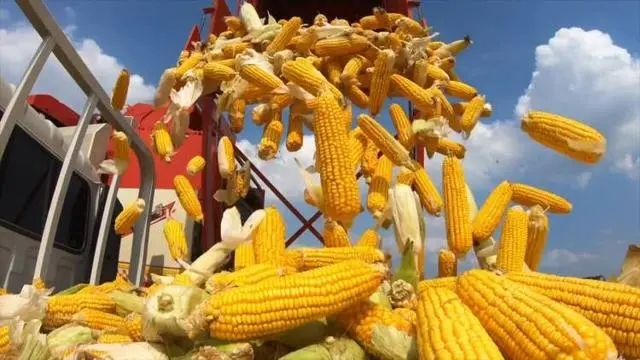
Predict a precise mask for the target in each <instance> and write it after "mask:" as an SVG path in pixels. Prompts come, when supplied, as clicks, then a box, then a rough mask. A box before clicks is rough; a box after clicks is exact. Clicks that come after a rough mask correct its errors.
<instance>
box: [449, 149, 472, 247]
mask: <svg viewBox="0 0 640 360" xmlns="http://www.w3.org/2000/svg"><path fill="white" fill-rule="evenodd" d="M442 193H443V194H444V206H445V210H444V218H445V224H446V227H447V243H448V245H449V249H450V250H451V251H453V252H454V253H455V254H456V256H458V257H463V256H464V255H465V254H466V253H467V252H468V251H469V250H470V249H471V247H472V246H473V236H472V231H471V230H472V229H471V219H469V202H468V201H467V191H466V189H465V180H464V170H463V168H462V162H461V161H460V160H458V159H456V158H454V157H446V158H445V159H444V161H443V162H442Z"/></svg>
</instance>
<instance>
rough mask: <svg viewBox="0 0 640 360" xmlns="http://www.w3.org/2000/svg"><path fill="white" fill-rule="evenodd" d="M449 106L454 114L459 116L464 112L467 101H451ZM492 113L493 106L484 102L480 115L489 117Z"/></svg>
mask: <svg viewBox="0 0 640 360" xmlns="http://www.w3.org/2000/svg"><path fill="white" fill-rule="evenodd" d="M451 106H452V108H453V112H454V114H455V115H457V116H461V115H462V114H464V111H465V109H466V108H467V106H469V103H468V102H464V101H463V102H459V103H453V104H451ZM492 113H493V108H492V107H491V104H489V103H485V104H484V107H483V108H482V112H481V113H480V116H481V117H490V116H491V114H492Z"/></svg>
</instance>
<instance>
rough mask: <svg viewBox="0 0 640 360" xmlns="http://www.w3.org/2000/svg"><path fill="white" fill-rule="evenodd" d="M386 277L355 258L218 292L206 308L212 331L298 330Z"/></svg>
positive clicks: (230, 335) (241, 336) (220, 335)
mask: <svg viewBox="0 0 640 360" xmlns="http://www.w3.org/2000/svg"><path fill="white" fill-rule="evenodd" d="M383 277H384V273H383V271H380V269H379V267H377V266H374V265H370V264H366V263H363V262H361V261H357V260H354V261H345V262H342V263H339V264H335V265H330V266H326V267H323V268H320V269H314V270H310V271H307V272H303V273H297V274H293V275H290V276H286V277H281V278H277V279H274V280H271V281H268V282H264V283H259V284H256V285H249V286H244V287H239V288H236V289H232V290H229V291H225V292H222V293H220V294H217V295H213V296H211V297H210V298H209V299H208V300H207V305H206V310H205V312H206V314H207V316H208V317H209V319H212V321H211V323H210V335H211V336H212V337H215V338H217V339H221V340H247V339H255V338H259V337H263V336H266V335H270V334H275V333H279V332H282V331H284V330H288V329H292V328H295V327H297V326H300V325H302V324H304V323H306V322H308V321H310V320H313V319H317V318H319V317H323V316H327V315H331V314H335V313H338V312H340V311H342V310H345V309H347V308H350V307H352V306H353V305H355V304H357V303H359V302H361V301H363V300H364V299H366V298H367V297H368V296H369V295H371V294H372V293H373V292H374V291H375V290H376V289H377V288H378V286H380V284H381V282H382V279H383ZM294 294H296V295H295V296H296V297H294ZM297 294H299V296H297ZM303 294H312V295H310V296H311V297H309V296H303ZM241 309H244V310H241ZM239 310H240V311H239ZM276 317H277V318H278V319H279V320H278V321H269V320H268V319H271V318H273V319H275V318H276Z"/></svg>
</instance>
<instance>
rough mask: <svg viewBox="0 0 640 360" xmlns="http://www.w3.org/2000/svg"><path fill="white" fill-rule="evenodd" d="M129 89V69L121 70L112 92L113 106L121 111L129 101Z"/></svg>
mask: <svg viewBox="0 0 640 360" xmlns="http://www.w3.org/2000/svg"><path fill="white" fill-rule="evenodd" d="M128 91H129V71H127V69H122V70H120V73H119V74H118V78H117V79H116V84H115V85H114V87H113V92H112V93H111V106H112V107H113V108H114V109H116V110H118V111H121V110H122V109H123V108H124V104H125V102H126V101H127V92H128Z"/></svg>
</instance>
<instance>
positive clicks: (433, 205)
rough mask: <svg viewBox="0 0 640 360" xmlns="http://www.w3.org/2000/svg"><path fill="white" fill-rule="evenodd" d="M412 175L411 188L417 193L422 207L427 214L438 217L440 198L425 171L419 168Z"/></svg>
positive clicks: (440, 205) (440, 207)
mask: <svg viewBox="0 0 640 360" xmlns="http://www.w3.org/2000/svg"><path fill="white" fill-rule="evenodd" d="M413 175H414V178H413V186H414V187H415V189H416V193H418V197H419V198H420V203H421V204H422V207H423V208H424V209H425V210H427V212H428V213H429V214H431V215H433V216H440V211H441V210H442V197H441V196H440V193H439V192H438V189H437V188H436V186H435V185H434V184H433V181H432V180H431V177H430V176H429V174H428V173H427V169H425V168H423V167H422V166H420V167H419V168H418V170H416V171H415V172H414V173H413Z"/></svg>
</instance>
